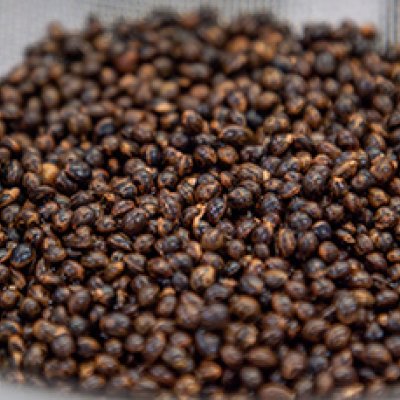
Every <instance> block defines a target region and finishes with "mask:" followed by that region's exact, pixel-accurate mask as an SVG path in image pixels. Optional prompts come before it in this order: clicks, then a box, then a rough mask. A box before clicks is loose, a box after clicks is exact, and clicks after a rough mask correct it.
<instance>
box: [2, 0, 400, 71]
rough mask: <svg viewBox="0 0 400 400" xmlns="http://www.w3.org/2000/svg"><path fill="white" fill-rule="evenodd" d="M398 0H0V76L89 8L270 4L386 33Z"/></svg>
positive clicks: (231, 9) (138, 11)
mask: <svg viewBox="0 0 400 400" xmlns="http://www.w3.org/2000/svg"><path fill="white" fill-rule="evenodd" d="M396 2H397V1H396V0H0V76H1V75H3V74H5V73H6V72H7V70H9V68H11V67H12V66H13V65H15V64H16V63H18V62H20V61H21V59H22V55H23V50H24V48H25V47H26V46H27V45H28V44H29V43H32V42H34V41H36V40H38V39H39V38H40V37H41V36H43V35H44V34H45V27H46V25H47V24H48V22H49V21H53V20H58V21H61V22H62V23H63V24H64V25H65V26H66V27H68V28H71V29H77V28H79V27H80V26H82V24H83V22H84V20H85V18H86V16H87V15H88V14H89V13H94V14H97V15H99V16H100V17H101V18H103V19H104V20H106V21H110V20H112V19H114V18H116V17H118V16H121V15H122V16H125V17H128V18H139V17H141V16H143V15H145V14H146V13H148V12H149V11H151V10H152V9H154V8H156V7H157V6H161V7H169V8H171V9H173V10H178V11H188V10H191V9H195V8H196V7H198V6H199V5H210V6H212V7H214V8H217V9H218V10H220V13H221V16H222V17H224V18H230V17H232V16H234V15H237V14H238V13H240V12H246V11H257V10H265V9H271V10H272V11H273V12H274V13H275V14H276V15H277V16H278V17H280V18H283V19H285V20H288V21H290V22H291V23H292V24H293V25H294V26H296V27H300V26H301V24H303V23H304V22H306V21H315V20H325V21H331V22H338V21H340V20H343V19H353V20H355V21H358V22H372V23H374V24H376V25H377V26H378V27H380V29H381V31H382V32H383V36H384V38H388V37H389V36H393V32H392V31H393V29H394V26H395V24H394V22H393V21H394V18H395V14H396V13H395V12H394V11H395V7H394V4H395V3H396Z"/></svg>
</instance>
